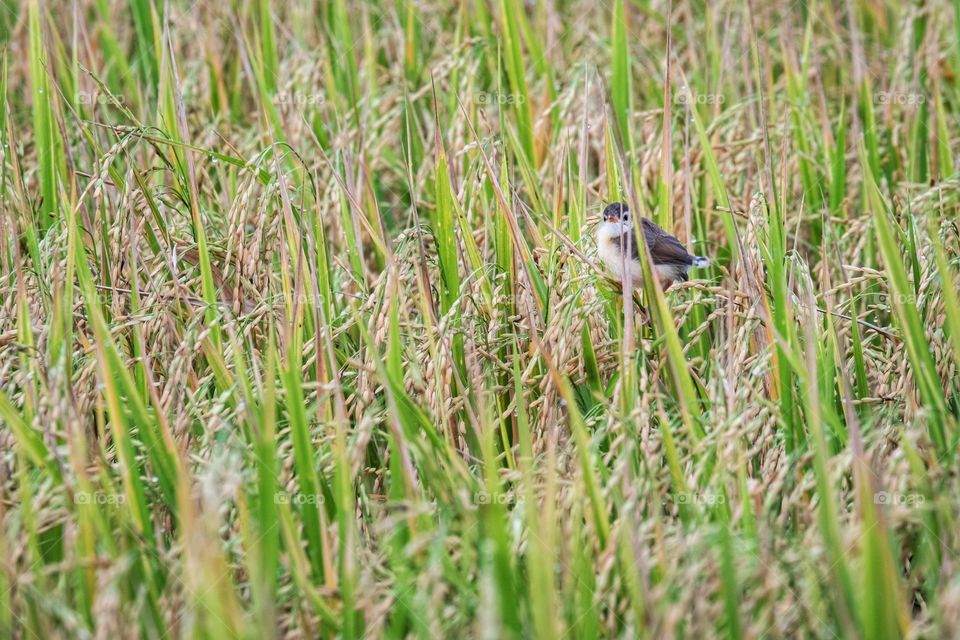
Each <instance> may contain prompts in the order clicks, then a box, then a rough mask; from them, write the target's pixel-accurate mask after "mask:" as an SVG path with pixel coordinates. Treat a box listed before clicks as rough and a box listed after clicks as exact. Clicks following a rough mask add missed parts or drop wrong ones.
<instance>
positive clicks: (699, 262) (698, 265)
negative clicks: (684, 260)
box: [691, 256, 710, 269]
mask: <svg viewBox="0 0 960 640" xmlns="http://www.w3.org/2000/svg"><path fill="white" fill-rule="evenodd" d="M709 265H710V258H704V257H702V256H693V265H691V266H693V268H695V269H702V268H703V267H706V266H709Z"/></svg>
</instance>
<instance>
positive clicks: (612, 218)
mask: <svg viewBox="0 0 960 640" xmlns="http://www.w3.org/2000/svg"><path fill="white" fill-rule="evenodd" d="M603 220H604V221H605V222H617V221H618V218H617V216H604V217H603Z"/></svg>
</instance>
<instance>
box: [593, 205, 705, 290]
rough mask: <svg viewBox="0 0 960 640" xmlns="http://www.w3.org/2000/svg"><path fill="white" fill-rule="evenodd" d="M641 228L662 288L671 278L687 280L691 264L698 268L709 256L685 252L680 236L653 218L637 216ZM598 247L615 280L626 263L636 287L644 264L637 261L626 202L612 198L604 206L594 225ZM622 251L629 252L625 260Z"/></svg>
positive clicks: (620, 278)
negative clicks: (598, 219) (600, 217)
mask: <svg viewBox="0 0 960 640" xmlns="http://www.w3.org/2000/svg"><path fill="white" fill-rule="evenodd" d="M640 229H641V230H642V231H643V239H644V240H645V241H646V243H647V253H648V254H649V255H650V261H651V262H652V263H653V269H654V271H655V272H656V274H657V278H659V280H660V285H661V287H663V288H664V289H666V288H667V287H669V286H670V285H672V284H673V283H674V282H686V281H687V278H688V276H687V272H688V271H689V270H690V267H694V268H701V267H706V266H707V265H708V264H710V260H709V259H707V258H703V257H700V256H694V255H691V254H690V253H688V252H687V250H686V249H685V248H684V247H683V245H682V244H680V241H679V240H677V239H676V238H674V237H673V236H672V235H670V234H669V233H667V232H666V231H664V230H663V229H661V228H660V227H658V226H657V224H656V223H655V222H653V221H652V220H647V219H646V218H640ZM597 248H598V250H599V251H598V253H599V256H600V259H602V260H603V262H604V264H606V265H607V268H608V269H610V271H612V272H613V274H614V276H616V278H617V279H618V280H621V281H622V280H623V278H624V267H627V268H629V269H630V278H631V280H632V281H633V286H634V287H639V286H640V285H641V284H642V282H643V268H642V267H641V265H640V253H639V251H638V249H637V236H636V231H635V230H634V226H633V221H632V220H631V219H630V209H629V208H628V207H627V205H626V204H624V203H622V202H614V203H613V204H610V205H607V208H606V209H604V210H603V218H602V219H601V220H600V224H599V226H598V227H597ZM625 251H629V252H630V253H629V254H628V255H627V256H626V260H624V252H625Z"/></svg>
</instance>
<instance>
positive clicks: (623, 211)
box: [603, 202, 630, 224]
mask: <svg viewBox="0 0 960 640" xmlns="http://www.w3.org/2000/svg"><path fill="white" fill-rule="evenodd" d="M603 222H614V223H624V224H629V223H630V208H629V207H627V205H626V204H624V203H623V202H614V203H612V204H608V205H607V208H606V209H604V210H603Z"/></svg>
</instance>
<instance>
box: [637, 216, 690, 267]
mask: <svg viewBox="0 0 960 640" xmlns="http://www.w3.org/2000/svg"><path fill="white" fill-rule="evenodd" d="M640 226H641V228H642V229H643V236H644V239H645V240H646V241H647V247H648V249H649V251H650V260H652V261H653V264H693V256H691V255H690V254H689V253H688V252H687V249H686V247H684V246H683V245H682V244H680V241H679V240H677V239H676V238H674V237H673V236H672V235H670V234H669V233H667V232H666V231H664V230H663V229H661V228H660V227H659V226H657V224H656V223H655V222H653V221H652V220H647V219H646V218H641V219H640Z"/></svg>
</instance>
